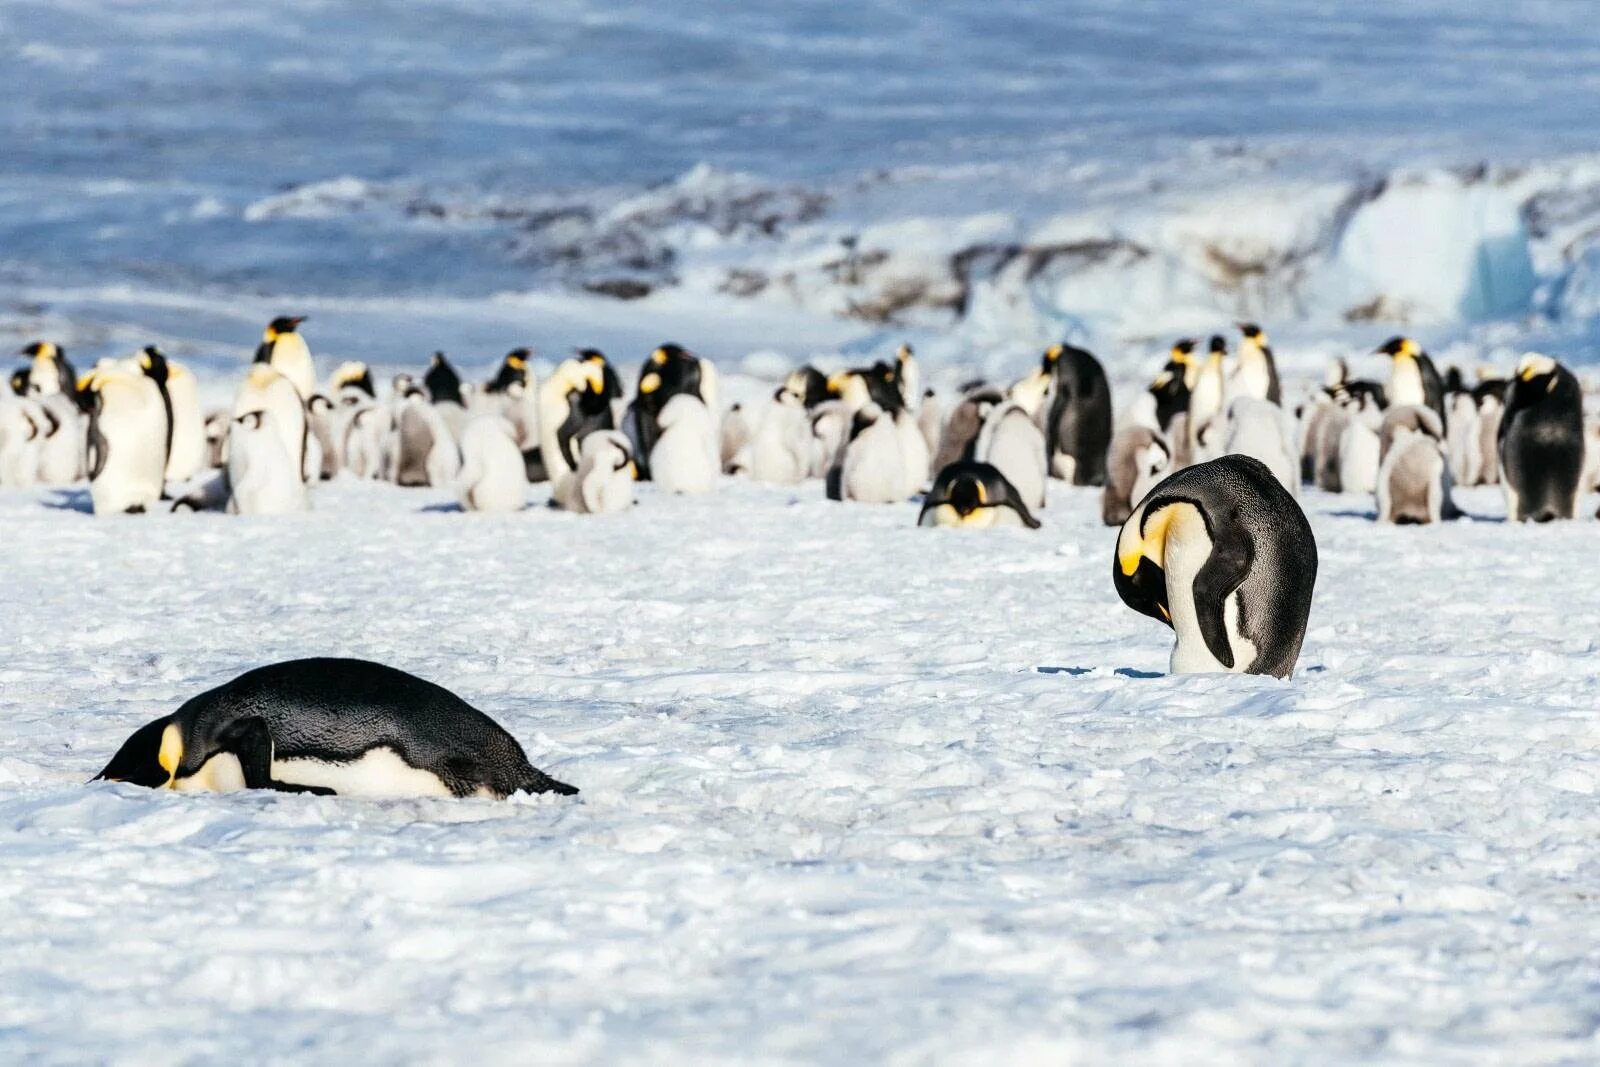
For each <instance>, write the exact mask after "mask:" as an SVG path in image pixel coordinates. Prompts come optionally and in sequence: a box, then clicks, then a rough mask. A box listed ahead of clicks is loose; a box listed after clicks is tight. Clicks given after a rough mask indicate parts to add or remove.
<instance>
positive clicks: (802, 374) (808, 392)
mask: <svg viewBox="0 0 1600 1067" xmlns="http://www.w3.org/2000/svg"><path fill="white" fill-rule="evenodd" d="M783 386H784V388H785V389H788V390H789V391H790V392H792V393H794V394H795V395H797V396H799V397H800V399H801V401H802V402H803V403H804V404H805V406H806V409H807V410H810V409H812V408H815V407H816V406H817V405H819V404H825V403H827V402H828V398H829V395H830V394H829V393H828V376H827V375H826V374H823V373H822V372H821V371H819V370H818V369H817V368H815V367H813V366H812V365H811V364H809V363H807V364H806V365H805V366H803V367H801V368H800V369H798V370H794V371H790V372H789V376H788V377H787V378H785V379H784V382H783Z"/></svg>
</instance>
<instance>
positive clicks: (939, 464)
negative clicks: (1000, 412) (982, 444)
mask: <svg viewBox="0 0 1600 1067" xmlns="http://www.w3.org/2000/svg"><path fill="white" fill-rule="evenodd" d="M1005 399H1006V395H1005V393H1003V392H1001V391H1000V390H999V389H995V388H991V387H990V386H988V385H986V384H984V383H983V382H969V383H968V385H967V388H966V389H964V390H963V392H962V395H961V400H960V402H959V403H957V404H956V406H955V409H954V410H953V411H951V412H950V417H949V418H948V419H946V420H945V424H944V432H943V433H942V434H940V436H939V447H938V448H937V449H936V450H935V451H934V455H933V466H934V468H935V469H936V470H944V469H945V468H946V467H948V466H950V464H952V463H955V462H958V461H959V460H963V459H972V458H973V457H974V454H975V453H976V451H977V447H978V435H979V434H980V433H982V432H983V426H984V423H985V422H987V421H988V419H989V414H990V412H992V411H993V410H994V409H995V408H996V407H998V406H1000V405H1001V404H1003V403H1005Z"/></svg>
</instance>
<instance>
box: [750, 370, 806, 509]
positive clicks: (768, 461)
mask: <svg viewBox="0 0 1600 1067" xmlns="http://www.w3.org/2000/svg"><path fill="white" fill-rule="evenodd" d="M811 443H812V436H811V419H810V416H808V415H807V414H806V402H805V398H804V397H803V396H802V395H801V394H800V393H798V392H796V391H795V390H794V389H793V388H791V387H790V386H788V385H784V386H781V387H780V388H779V389H778V390H777V391H776V392H774V393H773V394H772V399H771V400H770V401H769V402H768V403H767V405H766V407H765V408H764V409H763V410H762V412H761V419H760V421H759V422H758V423H757V424H756V429H755V433H754V434H753V435H752V436H751V438H750V448H749V457H750V459H749V469H750V478H751V480H753V481H757V482H766V483H769V484H772V485H795V484H797V483H799V482H800V481H802V480H803V479H804V478H805V477H806V476H807V475H808V474H809V473H810V468H811Z"/></svg>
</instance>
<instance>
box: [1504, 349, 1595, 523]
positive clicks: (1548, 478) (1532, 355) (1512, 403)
mask: <svg viewBox="0 0 1600 1067" xmlns="http://www.w3.org/2000/svg"><path fill="white" fill-rule="evenodd" d="M1505 404H1506V406H1505V414H1504V415H1503V416H1502V417H1501V421H1500V482H1501V485H1502V486H1503V487H1504V490H1505V495H1506V515H1507V516H1509V517H1510V518H1511V519H1513V520H1515V521H1517V522H1527V521H1529V520H1530V519H1531V520H1532V521H1534V522H1549V521H1550V520H1552V519H1570V518H1572V517H1573V515H1574V514H1575V513H1576V511H1577V507H1578V495H1579V493H1580V492H1582V489H1583V391H1582V389H1581V388H1580V387H1579V385H1578V379H1577V378H1576V377H1574V376H1573V374H1572V372H1571V371H1569V370H1568V369H1567V368H1565V367H1563V366H1562V365H1561V364H1560V363H1557V362H1556V361H1555V360H1553V359H1551V358H1550V357H1549V356H1545V355H1540V354H1539V353H1537V352H1529V353H1527V354H1526V355H1524V356H1523V357H1522V359H1521V360H1520V361H1519V362H1518V363H1517V372H1516V374H1515V376H1513V377H1512V379H1511V386H1510V388H1509V389H1508V390H1507V392H1506V401H1505Z"/></svg>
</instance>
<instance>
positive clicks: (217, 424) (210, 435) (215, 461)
mask: <svg viewBox="0 0 1600 1067" xmlns="http://www.w3.org/2000/svg"><path fill="white" fill-rule="evenodd" d="M232 425H233V416H232V415H231V414H229V413H228V412H226V411H213V412H211V413H210V414H208V415H207V416H206V466H208V467H210V468H211V469H212V470H221V469H222V468H223V467H224V466H226V465H227V462H228V429H229V427H230V426H232Z"/></svg>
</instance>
